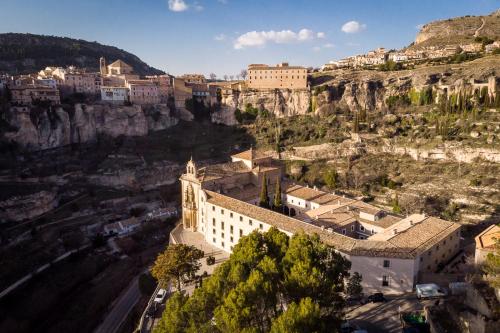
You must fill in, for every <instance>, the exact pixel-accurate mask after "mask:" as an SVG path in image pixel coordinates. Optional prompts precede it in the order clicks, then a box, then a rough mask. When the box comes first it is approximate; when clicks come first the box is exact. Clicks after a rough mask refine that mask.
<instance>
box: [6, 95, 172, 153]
mask: <svg viewBox="0 0 500 333" xmlns="http://www.w3.org/2000/svg"><path fill="white" fill-rule="evenodd" d="M4 120H5V121H6V122H7V123H8V125H9V127H10V128H9V130H8V131H6V132H4V133H3V137H4V140H6V141H10V142H16V143H17V144H19V145H20V146H22V147H24V148H26V149H29V150H33V151H36V150H44V149H50V148H56V147H60V146H65V145H69V144H72V143H87V142H93V141H95V140H96V139H97V137H98V135H107V136H111V137H117V136H120V135H125V136H144V135H147V134H148V132H149V131H158V130H162V129H165V128H168V127H171V126H174V125H175V124H177V121H178V120H177V119H176V118H174V117H172V116H171V115H170V110H169V109H168V108H167V107H166V106H163V105H158V106H155V107H149V108H146V109H143V108H142V107H140V106H113V105H102V104H96V105H85V104H77V105H75V108H74V110H71V111H68V110H64V109H63V108H61V107H58V108H55V109H49V110H42V111H40V110H34V109H33V110H30V109H29V108H19V107H12V108H11V109H10V110H9V112H8V113H7V115H5V117H4Z"/></svg>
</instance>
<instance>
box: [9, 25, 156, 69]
mask: <svg viewBox="0 0 500 333" xmlns="http://www.w3.org/2000/svg"><path fill="white" fill-rule="evenodd" d="M101 56H104V57H105V58H106V59H107V61H108V63H111V62H112V61H114V60H117V59H121V60H123V61H125V62H126V63H128V64H130V65H131V66H132V67H133V68H134V69H135V71H136V72H137V73H138V74H140V75H155V74H163V73H164V72H163V71H161V70H158V69H156V68H153V67H150V66H149V65H148V64H146V63H144V62H143V61H142V60H141V59H139V58H138V57H137V56H135V55H133V54H131V53H129V52H126V51H124V50H121V49H119V48H117V47H114V46H108V45H102V44H99V43H97V42H88V41H85V40H82V39H73V38H67V37H55V36H42V35H34V34H20V33H5V34H0V73H1V72H8V73H11V74H14V73H18V74H23V73H29V72H34V71H38V70H40V69H42V68H45V67H46V66H63V67H64V66H70V65H75V66H78V67H83V68H87V70H89V71H98V70H99V58H100V57H101Z"/></svg>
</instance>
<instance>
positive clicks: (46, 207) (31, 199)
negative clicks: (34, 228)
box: [0, 191, 59, 222]
mask: <svg viewBox="0 0 500 333" xmlns="http://www.w3.org/2000/svg"><path fill="white" fill-rule="evenodd" d="M56 192H57V191H40V192H36V193H32V194H28V195H22V196H13V197H10V198H8V199H7V200H4V201H0V222H2V221H22V220H27V219H31V218H33V217H37V216H40V215H42V214H44V213H46V212H48V211H50V210H52V209H54V208H55V207H57V205H58V203H59V200H58V198H57V194H56Z"/></svg>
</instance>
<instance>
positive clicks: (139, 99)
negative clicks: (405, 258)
mask: <svg viewBox="0 0 500 333" xmlns="http://www.w3.org/2000/svg"><path fill="white" fill-rule="evenodd" d="M127 87H128V89H129V100H130V102H131V103H134V104H140V105H145V104H158V103H160V91H159V89H158V86H157V85H156V84H155V83H153V82H151V81H150V80H128V81H127Z"/></svg>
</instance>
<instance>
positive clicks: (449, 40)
mask: <svg viewBox="0 0 500 333" xmlns="http://www.w3.org/2000/svg"><path fill="white" fill-rule="evenodd" d="M499 21H500V13H499V12H498V11H497V12H494V13H492V14H490V15H485V16H478V17H470V16H467V17H461V18H455V19H449V20H443V21H437V22H431V23H428V24H427V25H424V26H423V27H422V28H421V30H420V32H419V34H418V35H417V37H416V40H415V41H414V42H413V43H411V44H410V45H409V46H407V47H404V48H402V49H400V50H386V49H385V48H383V47H380V48H378V49H376V50H373V51H369V52H368V53H366V54H359V55H353V56H349V57H346V58H343V59H339V60H332V61H330V62H328V63H327V64H325V65H323V66H322V67H320V68H314V67H311V66H309V65H308V64H302V65H299V64H293V63H289V62H286V61H283V62H280V63H278V64H262V63H257V62H256V63H251V64H247V66H246V68H245V69H242V70H241V72H240V73H238V74H235V75H225V76H224V77H222V78H218V77H217V76H216V75H215V74H210V75H208V77H206V76H205V75H204V74H201V73H186V74H183V75H177V76H176V75H171V74H167V73H163V72H161V71H158V70H156V69H154V68H152V67H149V66H148V65H146V64H144V63H143V62H142V61H141V60H140V59H138V58H137V57H135V56H133V55H131V54H128V53H126V52H125V51H121V50H118V51H119V52H118V51H117V50H114V49H107V48H102V47H99V48H97V49H96V45H95V44H94V43H89V42H85V41H79V42H78V43H77V44H78V45H80V47H83V48H85V50H86V51H85V52H90V51H89V50H91V51H92V52H91V55H92V56H90V55H89V56H88V57H87V58H85V59H83V60H82V59H76V58H75V62H74V64H76V65H68V62H71V59H70V60H68V59H67V57H66V56H65V57H64V61H62V60H61V63H60V64H59V63H54V61H52V60H51V59H49V60H47V59H45V58H40V59H37V60H36V61H33V62H32V61H30V65H29V66H24V65H23V66H22V67H23V68H22V70H20V68H21V67H19V66H20V65H19V64H18V65H19V66H18V67H16V66H17V65H15V64H14V62H16V61H18V60H17V59H16V60H15V61H14V62H12V60H11V59H10V58H8V57H6V59H5V60H4V61H3V62H1V61H2V59H1V58H0V65H2V66H3V67H0V68H7V69H8V70H4V72H2V73H0V165H1V166H0V187H1V189H2V190H1V191H0V192H1V195H0V254H1V256H0V257H1V258H2V259H1V260H0V262H2V264H3V267H4V269H3V270H2V272H0V313H5V316H4V317H1V318H0V331H2V332H3V331H5V332H10V331H12V332H17V331H19V332H30V331H34V330H40V331H51V332H58V331H75V332H89V331H95V332H119V331H121V332H129V331H137V332H153V331H154V332H160V333H162V332H167V331H169V330H167V328H169V329H171V330H174V331H179V332H184V331H189V330H190V331H210V330H211V329H213V327H215V326H217V327H218V328H220V330H221V331H223V332H233V331H252V332H253V331H256V332H268V331H272V332H281V331H284V330H283V329H282V328H283V327H287V326H286V324H287V323H284V320H283V319H282V318H283V317H281V316H283V315H284V314H287V313H292V311H297V313H302V312H307V313H306V315H307V316H311V317H307V319H311V318H313V320H309V321H311V322H313V323H309V324H308V325H312V326H307V327H313V328H314V329H317V331H324V330H323V329H325V327H330V328H332V327H333V328H334V329H335V330H337V329H338V330H340V331H341V332H344V331H345V332H366V331H370V332H371V331H372V330H373V331H375V332H377V331H384V332H385V331H387V332H396V331H400V330H401V329H410V330H409V331H408V332H412V330H413V331H415V332H427V331H430V332H443V333H444V332H474V333H475V332H478V333H483V332H484V333H486V332H494V331H495V330H496V329H497V327H498V325H500V316H499V313H498V307H499V304H500V303H499V299H500V298H499V297H498V295H499V293H498V290H499V289H498V288H499V284H498V283H499V282H498V262H497V261H498V255H499V253H498V237H499V235H500V229H499V225H498V223H499V221H500V210H499V207H500V206H499V203H500V188H499V187H498V184H499V182H500V167H499V165H500V144H499V143H500V141H499V140H500V113H499V112H500V31H499V29H498V27H500V24H499ZM457 26H458V27H459V28H457ZM460 27H467V29H466V28H463V29H462V28H460ZM457 31H458V32H457ZM440 32H441V34H440ZM11 37H12V36H10V37H9V38H11ZM9 38H7V37H6V39H7V40H10V39H9ZM29 38H32V39H35V40H37V42H39V40H38V38H37V37H35V35H29ZM40 38H41V37H40ZM42 39H43V38H42ZM63 40H64V47H66V46H67V45H66V43H67V42H68V40H66V39H63ZM50 42H51V43H56V44H57V43H60V42H61V41H60V40H59V39H58V38H57V37H50ZM1 43H2V38H0V46H1V45H2V44H1ZM9 43H11V42H9ZM9 45H13V44H9ZM51 45H52V46H53V45H54V44H51ZM68 47H69V46H68ZM86 48H89V49H88V50H87V49H86ZM26 49H27V50H29V49H30V47H29V45H27V46H26ZM98 50H100V51H106V52H102V53H103V54H100V55H99V59H94V58H95V57H96V56H97V55H96V54H97V53H96V52H98ZM2 52H6V53H9V52H7V51H2ZM2 52H0V56H1V54H2ZM115 52H118V53H115ZM11 53H15V52H11ZM9 54H10V53H9ZM10 56H11V54H10V55H9V57H10ZM120 56H123V57H126V58H127V59H125V58H120ZM7 58H8V59H7ZM61 59H63V58H61ZM41 63H45V65H44V66H40V68H36V69H34V68H35V67H36V66H38V65H40V64H41ZM176 251H178V252H176ZM172 258H174V259H175V260H174V259H172ZM495 260H496V261H495ZM495 263H496V265H497V266H495ZM175 264H178V265H179V266H182V271H181V269H179V270H178V271H175V272H172V271H169V270H168V269H172V270H174V269H173V268H172V266H174V265H175ZM186 267H187V268H186ZM167 268H168V269H167ZM174 268H179V267H174ZM49 295H50V296H49ZM306 299H307V301H306ZM309 301H311V302H312V303H311V304H316V305H317V308H315V307H314V306H316V305H311V304H309V303H307V302H309ZM26 302H27V303H29V304H34V305H33V307H32V308H30V309H29V311H26ZM315 302H316V303H315ZM309 306H311V307H312V308H313V309H312V310H311V308H308V307H309ZM295 307H298V308H295ZM248 309H250V310H248ZM297 309H302V312H301V311H299V310H297ZM304 309H306V310H307V309H309V310H310V311H311V313H312V314H311V313H309V312H308V311H309V310H308V311H305V310H304ZM288 311H290V312H288ZM263 318H264V319H263ZM280 318H281V319H280ZM443 318H449V320H443ZM285 321H286V320H285ZM288 321H289V322H293V320H288ZM215 323H216V324H215ZM321 323H323V324H324V325H323V326H322V325H320V324H321ZM288 324H290V323H288ZM316 324H317V325H318V326H315V325H316ZM279 325H283V326H279ZM256 327H258V329H257V328H256ZM252 329H255V330H252ZM306 330H307V329H306ZM363 330H364V331H363ZM298 331H300V330H298ZM298 331H297V332H298Z"/></svg>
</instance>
